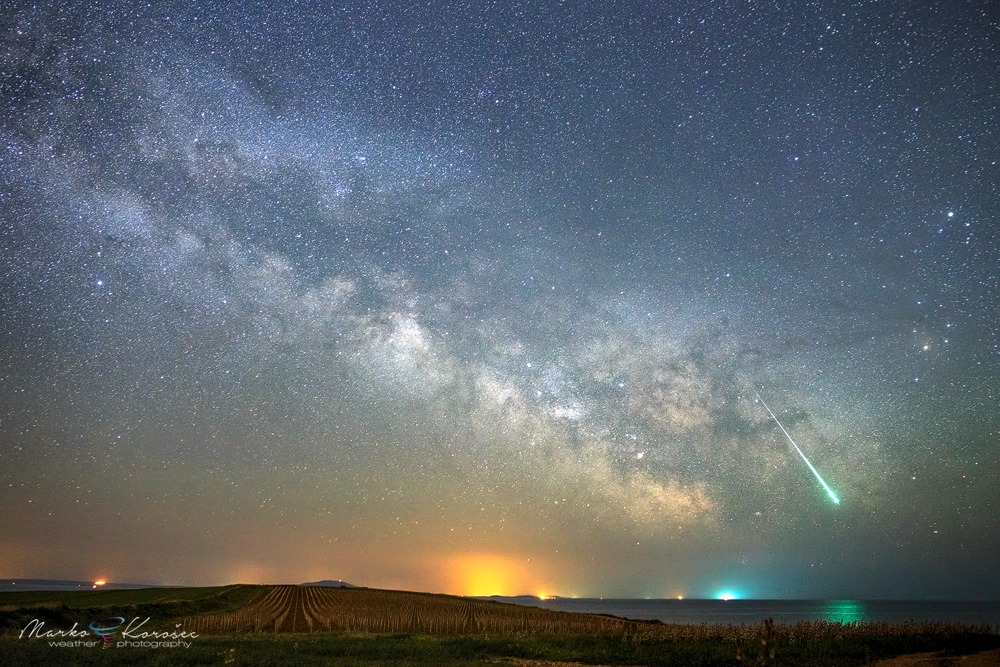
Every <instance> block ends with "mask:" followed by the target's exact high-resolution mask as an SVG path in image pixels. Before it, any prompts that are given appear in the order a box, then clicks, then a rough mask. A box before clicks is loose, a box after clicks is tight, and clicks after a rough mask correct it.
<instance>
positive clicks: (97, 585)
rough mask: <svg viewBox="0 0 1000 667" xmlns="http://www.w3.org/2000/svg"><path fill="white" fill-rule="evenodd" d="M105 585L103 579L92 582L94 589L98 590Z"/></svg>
mask: <svg viewBox="0 0 1000 667" xmlns="http://www.w3.org/2000/svg"><path fill="white" fill-rule="evenodd" d="M106 583H108V582H106V581H104V580H103V579H98V580H97V581H95V582H94V588H100V587H101V586H103V585H104V584H106Z"/></svg>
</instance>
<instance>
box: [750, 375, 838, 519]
mask: <svg viewBox="0 0 1000 667" xmlns="http://www.w3.org/2000/svg"><path fill="white" fill-rule="evenodd" d="M753 393H754V394H756V396H757V400H758V401H760V403H761V405H763V406H764V409H765V410H767V414H769V415H771V419H773V420H774V423H775V424H777V425H778V428H780V429H781V432H782V433H784V434H785V437H786V438H788V442H790V443H792V447H794V448H795V451H797V452H798V453H799V456H801V457H802V460H803V461H805V462H806V465H807V466H809V470H811V471H812V474H813V475H815V476H816V479H817V480H818V481H819V484H820V486H822V487H823V490H824V491H826V495H828V496H830V500H832V501H833V502H834V503H836V504H838V505H839V504H840V498H838V497H837V494H836V493H834V492H833V489H831V488H830V485H829V484H827V483H826V481H824V479H823V478H822V477H820V474H819V471H818V470H816V468H815V467H813V464H812V463H810V462H809V459H807V458H806V455H805V454H803V453H802V450H801V449H799V446H798V445H796V444H795V441H794V440H792V436H790V435H788V431H786V430H785V427H784V426H782V425H781V422H780V421H778V418H777V417H775V416H774V413H773V412H771V408H769V407H767V403H765V402H764V399H763V398H761V397H760V394H758V393H757V390H756V389H755V390H754V392H753Z"/></svg>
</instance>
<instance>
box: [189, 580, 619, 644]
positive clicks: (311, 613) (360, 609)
mask: <svg viewBox="0 0 1000 667" xmlns="http://www.w3.org/2000/svg"><path fill="white" fill-rule="evenodd" d="M635 625H636V624H635V623H632V622H630V621H625V620H622V619H616V618H608V617H603V616H592V615H588V614H570V613H564V612H557V611H550V610H547V609H539V608H537V607H524V606H520V605H513V604H503V603H499V602H491V601H485V600H470V599H466V598H460V597H453V596H448V595H431V594H426V593H405V592H396V591H381V590H369V589H346V588H326V587H321V586H269V587H267V588H266V589H265V590H264V592H262V594H261V595H260V596H258V597H257V598H255V599H254V600H252V601H251V602H250V603H249V604H247V605H244V606H243V607H240V608H238V609H234V610H232V611H227V612H221V613H215V614H208V615H203V616H194V617H190V618H187V619H184V628H185V630H188V631H193V632H198V633H200V634H218V633H241V632H373V633H387V632H388V633H395V632H398V633H425V634H480V633H486V634H591V633H609V632H611V633H621V632H622V631H624V630H627V629H628V627H629V626H635Z"/></svg>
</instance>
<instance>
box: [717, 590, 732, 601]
mask: <svg viewBox="0 0 1000 667" xmlns="http://www.w3.org/2000/svg"><path fill="white" fill-rule="evenodd" d="M719 599H720V600H724V601H726V602H729V601H730V600H735V599H736V595H735V594H734V593H730V592H729V591H723V592H722V593H719Z"/></svg>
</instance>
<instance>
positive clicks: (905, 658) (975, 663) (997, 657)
mask: <svg viewBox="0 0 1000 667" xmlns="http://www.w3.org/2000/svg"><path fill="white" fill-rule="evenodd" d="M874 667H1000V649H993V650H992V651H983V652H982V653H973V654H972V655H961V656H943V655H941V654H940V653H911V654H910V655H901V656H898V657H895V658H892V659H890V660H883V661H881V662H876V663H875V665H874Z"/></svg>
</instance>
